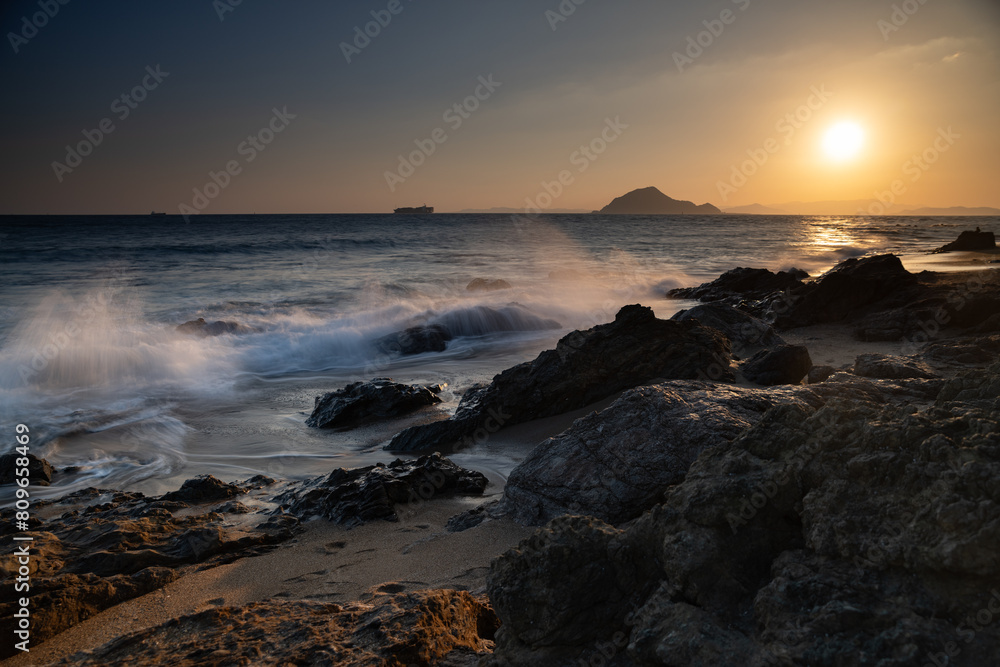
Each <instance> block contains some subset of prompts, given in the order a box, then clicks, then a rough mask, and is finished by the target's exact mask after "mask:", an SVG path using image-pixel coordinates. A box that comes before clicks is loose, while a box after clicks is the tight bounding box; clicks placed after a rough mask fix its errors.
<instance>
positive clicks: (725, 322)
mask: <svg viewBox="0 0 1000 667" xmlns="http://www.w3.org/2000/svg"><path fill="white" fill-rule="evenodd" d="M670 319H672V320H679V321H684V320H698V322H700V323H701V324H703V325H705V326H706V327H711V328H713V329H715V330H717V331H721V332H722V333H723V334H724V335H725V336H726V338H728V339H729V342H730V343H732V346H733V353H734V354H736V355H737V356H739V357H750V356H753V355H754V354H756V353H757V352H759V351H761V350H762V349H766V348H772V347H777V346H778V345H784V344H785V341H784V339H782V337H781V336H779V335H778V334H777V333H776V332H775V330H774V329H773V328H771V325H770V324H768V323H767V322H765V321H764V320H761V319H758V318H756V317H754V316H753V315H749V314H747V313H745V312H743V311H742V310H739V309H737V308H734V307H733V306H731V305H729V304H727V303H723V302H721V301H714V302H711V303H703V304H700V305H697V306H695V307H694V308H689V309H688V310H681V311H679V312H677V313H675V314H674V316H673V317H671V318H670Z"/></svg>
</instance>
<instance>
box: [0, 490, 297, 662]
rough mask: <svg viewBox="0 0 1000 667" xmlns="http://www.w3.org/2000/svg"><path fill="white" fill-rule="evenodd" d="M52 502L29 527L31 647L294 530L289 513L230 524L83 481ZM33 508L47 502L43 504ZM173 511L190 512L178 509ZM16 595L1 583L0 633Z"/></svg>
mask: <svg viewBox="0 0 1000 667" xmlns="http://www.w3.org/2000/svg"><path fill="white" fill-rule="evenodd" d="M230 486H231V485H225V484H222V483H221V482H219V481H218V480H216V479H215V478H214V477H207V478H198V479H196V480H189V482H187V483H185V488H184V489H183V490H182V491H181V492H175V494H177V495H180V496H181V497H185V498H191V499H208V498H214V499H217V498H219V497H225V496H226V494H227V493H228V490H230ZM175 494H167V496H173V495H175ZM51 504H52V505H65V506H68V509H67V511H65V512H63V513H62V514H61V515H60V516H58V517H54V518H48V519H45V520H44V521H38V523H37V524H34V525H32V526H31V530H32V537H33V538H34V539H33V541H32V542H31V543H30V544H31V556H32V564H31V567H32V573H31V595H30V597H31V604H32V610H33V611H32V632H31V639H32V644H33V645H35V644H37V643H40V642H42V641H45V640H46V639H48V638H50V637H53V636H55V635H57V634H59V633H60V632H62V631H64V630H66V629H67V628H70V627H72V626H74V625H76V624H77V623H80V622H82V621H84V620H86V619H88V618H90V617H91V616H94V615H95V614H97V613H99V612H101V611H103V610H104V609H107V608H109V607H112V606H114V605H117V604H119V603H121V602H124V601H125V600H129V599H131V598H134V597H137V596H140V595H144V594H146V593H149V592H150V591H153V590H156V589H158V588H160V587H162V586H165V585H166V584H168V583H170V582H171V581H173V580H174V579H176V578H177V577H178V576H180V574H181V572H180V570H181V568H183V567H184V566H187V565H193V564H196V563H216V564H217V563H222V562H227V561H230V560H233V559H235V558H238V557H241V556H249V555H255V554H259V553H263V552H264V551H266V550H268V549H270V548H273V545H275V544H277V543H278V542H282V541H285V540H287V539H289V538H291V537H292V529H293V528H294V527H295V525H296V524H297V522H298V520H297V519H295V518H294V517H291V516H285V517H272V518H269V519H268V520H267V521H265V522H263V523H259V524H257V525H251V524H247V523H245V522H244V521H242V520H241V521H240V522H239V525H238V526H233V525H228V524H226V523H225V521H224V517H223V516H222V515H221V514H218V513H216V512H200V513H199V512H198V511H195V510H192V509H190V508H189V506H188V504H187V503H183V502H180V501H176V500H169V499H164V498H147V497H146V496H143V495H142V494H141V493H118V492H111V491H100V490H97V489H84V490H82V491H79V492H76V493H73V494H70V495H68V496H65V497H63V498H61V499H59V500H56V501H51ZM35 506H36V508H40V507H44V505H43V504H42V503H41V502H39V503H36V504H35ZM69 508H72V509H69ZM178 509H185V510H187V511H186V512H185V513H184V514H183V515H182V516H174V515H173V513H172V512H173V511H175V510H178ZM12 525H13V521H8V522H7V523H6V525H4V526H2V527H0V532H3V533H9V532H10V527H11V526H12ZM17 567H18V563H17V561H16V560H15V559H12V558H11V559H5V560H4V561H2V562H0V574H2V575H3V576H4V577H5V578H10V579H11V580H12V579H13V577H14V576H16V572H17ZM21 595H23V592H21V593H19V592H15V591H14V587H13V586H6V587H4V588H3V590H0V632H4V633H5V634H7V635H8V636H11V635H12V633H13V618H14V617H13V614H14V610H15V609H17V608H18V607H19V605H18V597H20V596H21ZM14 652H15V649H14V647H13V643H12V642H7V643H4V644H3V645H2V646H0V656H2V657H9V656H10V655H13V654H14Z"/></svg>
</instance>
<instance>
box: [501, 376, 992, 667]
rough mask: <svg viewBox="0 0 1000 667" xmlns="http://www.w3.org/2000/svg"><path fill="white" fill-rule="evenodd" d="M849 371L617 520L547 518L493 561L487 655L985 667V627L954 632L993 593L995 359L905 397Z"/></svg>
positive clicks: (707, 455) (778, 410)
mask: <svg viewBox="0 0 1000 667" xmlns="http://www.w3.org/2000/svg"><path fill="white" fill-rule="evenodd" d="M848 377H850V376H847V375H846V374H837V375H835V376H833V377H832V378H830V379H829V380H827V381H826V382H824V383H822V384H819V385H816V386H815V388H812V387H810V388H809V389H803V390H800V391H816V392H820V391H822V393H819V394H817V396H818V397H819V398H821V399H822V400H821V402H820V403H818V404H810V405H807V406H803V405H801V404H779V405H777V406H775V407H773V408H771V409H770V410H769V411H768V412H767V413H766V414H765V415H764V417H763V418H762V419H761V420H760V421H759V422H757V423H756V424H755V425H754V426H752V427H751V428H750V429H748V430H747V431H746V432H744V433H743V434H742V435H740V436H739V437H738V438H737V439H736V440H735V441H734V442H733V443H732V444H731V445H730V446H728V447H711V448H708V449H706V450H705V451H703V452H702V453H701V455H700V456H699V457H698V458H697V460H696V461H695V462H694V463H693V464H692V466H691V467H690V469H689V470H688V473H687V475H686V477H685V478H684V480H683V481H681V482H680V483H678V484H676V485H675V486H673V487H670V488H669V489H668V490H667V491H666V494H665V496H664V502H663V504H661V505H658V506H656V507H654V508H652V509H651V510H649V511H648V512H646V513H644V514H643V515H642V516H640V517H639V518H637V519H635V520H633V521H631V522H629V523H628V524H626V525H624V526H623V527H622V528H621V529H617V530H616V529H614V528H611V527H610V526H607V525H604V524H600V522H598V521H597V520H596V519H591V518H584V517H561V518H557V519H555V520H554V521H553V522H552V523H550V524H549V525H548V526H546V527H545V528H544V529H541V530H540V531H538V532H537V533H536V534H535V535H533V536H532V537H530V538H529V539H527V540H525V541H523V542H522V543H521V544H520V545H518V547H516V548H515V549H512V550H510V551H508V552H507V553H505V554H504V555H503V556H501V557H500V558H499V559H497V560H496V561H494V564H493V565H492V567H491V573H490V576H489V579H488V584H487V588H488V592H489V594H490V596H491V599H492V600H493V602H494V605H495V607H496V610H497V613H498V615H499V616H500V618H501V620H502V621H503V623H504V625H503V626H502V629H501V630H500V631H499V632H498V633H497V649H496V652H495V654H494V656H493V657H492V658H491V659H490V661H489V664H491V665H524V664H577V661H579V660H581V659H582V660H583V661H584V663H587V661H588V660H589V658H590V657H592V656H593V655H595V654H594V651H595V646H598V645H600V646H606V642H608V641H612V639H613V638H614V637H615V635H616V634H618V633H622V634H624V635H625V638H626V641H624V642H619V643H617V644H615V645H616V646H619V647H620V648H619V649H618V650H617V651H616V652H613V653H612V654H611V657H610V658H608V657H606V658H605V659H606V663H605V664H608V665H615V666H619V665H620V666H624V665H646V664H650V665H652V664H657V665H661V664H678V665H680V664H684V665H687V664H705V665H708V664H712V665H727V666H728V665H734V666H735V665H764V664H789V665H793V664H794V665H838V664H842V665H855V664H872V665H874V664H884V665H888V664H899V665H906V664H915V665H922V664H925V663H926V664H935V660H937V661H938V662H940V664H944V662H946V660H945V658H946V657H947V656H946V655H945V654H944V653H942V652H943V651H945V650H946V647H949V646H951V647H952V648H951V649H948V650H950V651H951V653H952V657H951V659H950V660H947V663H948V664H950V665H959V666H968V667H972V666H975V665H981V664H994V663H996V662H997V659H998V657H1000V624H997V623H995V622H994V623H991V624H981V623H978V622H977V626H978V628H979V629H978V630H977V631H975V632H974V636H973V637H972V639H974V641H968V642H966V641H964V639H965V638H967V636H969V634H970V633H969V632H965V635H962V634H960V633H962V632H963V630H965V631H967V630H968V629H969V628H970V626H969V625H968V619H970V618H973V617H974V616H975V615H976V614H977V613H978V612H979V611H981V610H984V609H989V605H990V604H994V605H995V604H996V601H995V600H997V599H1000V592H998V591H997V582H998V581H1000V561H998V560H997V559H996V557H995V549H996V544H997V543H998V540H1000V511H998V510H1000V486H998V485H997V483H996V481H995V480H997V479H1000V380H998V378H1000V366H993V367H991V368H989V369H985V370H977V371H971V372H965V373H962V374H960V375H959V376H958V377H957V378H955V379H954V380H951V381H948V382H947V383H946V385H945V386H944V388H943V389H942V390H941V391H940V395H939V396H938V398H937V400H936V401H935V402H934V403H933V405H931V406H929V407H926V408H924V409H921V410H915V409H914V407H913V405H912V404H906V402H903V403H900V404H897V403H896V402H894V400H893V398H892V396H891V394H890V393H880V392H879V391H877V389H876V388H877V387H883V386H884V387H887V388H888V387H890V386H892V382H893V381H889V380H878V381H870V380H865V379H863V378H856V379H855V380H854V381H852V382H850V383H841V379H844V378H848ZM866 387H868V388H867V389H866ZM869 392H871V393H869ZM994 608H995V606H994ZM992 617H993V618H995V614H993V616H992ZM984 618H985V613H984ZM956 648H957V649H958V651H957V652H956V651H955V649H956ZM932 656H934V658H932ZM938 656H945V657H938ZM862 657H863V660H862Z"/></svg>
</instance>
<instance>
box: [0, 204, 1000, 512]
mask: <svg viewBox="0 0 1000 667" xmlns="http://www.w3.org/2000/svg"><path fill="white" fill-rule="evenodd" d="M997 223H998V220H997V219H989V218H973V219H961V218H914V217H901V218H892V217H886V218H874V217H846V218H845V217H801V216H777V217H764V216H719V217H684V216H678V217H659V216H613V217H605V216H597V215H586V216H573V215H550V216H540V217H537V218H535V219H532V220H522V221H517V220H514V219H512V218H511V216H506V215H457V214H456V215H448V214H444V215H433V216H419V217H408V216H392V215H313V216H303V215H275V216H199V217H195V218H192V219H191V221H190V223H185V222H184V221H183V219H182V218H180V217H177V216H166V217H148V216H73V217H61V216H52V217H49V216H46V217H9V216H8V217H2V218H0V433H8V434H11V435H12V434H13V428H14V425H16V424H18V423H24V424H27V425H28V426H29V427H30V428H31V430H32V437H33V440H32V452H33V453H35V454H36V455H38V456H42V457H44V458H47V459H48V460H49V461H51V462H52V463H53V465H55V466H56V467H57V468H58V469H65V470H64V472H62V473H61V474H59V475H58V478H57V482H56V484H54V485H53V487H51V488H50V489H48V490H45V491H44V492H42V494H43V495H58V494H62V493H65V492H68V491H71V490H75V489H78V488H82V487H85V486H98V487H102V488H117V489H135V490H141V491H144V492H147V493H156V492H162V491H164V490H166V489H169V488H175V487H176V486H177V485H179V483H180V481H182V480H183V479H186V478H189V477H191V476H193V475H195V474H201V473H211V474H215V475H217V476H219V477H221V478H223V479H227V480H231V479H238V478H245V477H248V476H250V475H253V474H256V473H264V474H269V475H271V476H283V477H305V476H310V475H318V474H322V473H325V472H328V471H329V470H331V469H332V468H335V467H339V466H354V465H363V464H370V463H373V462H375V461H379V460H382V461H387V460H389V459H391V458H392V456H391V455H389V454H388V453H386V452H383V451H382V450H381V447H382V445H383V444H384V443H385V442H386V441H387V440H388V439H389V438H391V436H392V435H393V434H394V432H395V431H396V430H397V429H398V428H399V427H400V424H396V425H376V426H373V427H370V428H364V429H359V430H356V431H349V432H331V431H321V430H316V429H309V428H307V427H306V426H305V424H304V420H305V418H306V417H307V416H308V414H309V412H310V411H311V409H312V404H313V398H314V397H315V396H317V395H319V394H321V393H323V392H325V391H331V390H334V389H337V388H340V387H342V386H344V385H345V384H347V383H349V382H352V381H356V380H362V379H369V378H371V377H378V376H383V377H385V376H388V377H392V378H394V379H395V380H397V381H400V382H407V383H409V382H425V383H430V382H435V383H447V385H448V390H447V391H446V392H445V393H444V394H443V395H442V397H443V398H444V399H445V403H444V404H443V405H442V406H441V408H440V409H441V410H444V411H447V410H454V408H455V407H456V405H457V403H458V399H459V398H460V396H461V393H462V392H463V391H464V390H465V389H466V388H467V387H468V386H469V385H470V384H472V383H474V382H477V381H488V380H489V378H491V377H492V376H493V375H494V374H496V373H498V372H500V371H502V370H503V369H505V368H507V367H509V366H512V365H514V364H516V363H520V362H522V361H526V360H529V359H532V358H534V356H535V355H537V353H538V352H540V351H541V350H543V349H545V348H547V347H551V346H552V345H553V344H554V343H555V341H556V340H558V338H559V337H560V336H562V335H563V334H565V333H566V332H567V331H570V330H572V329H578V328H585V327H590V326H593V325H595V324H598V323H601V322H606V321H610V320H612V319H613V318H614V315H615V312H617V310H618V308H620V307H621V306H622V305H625V304H629V303H642V304H645V305H649V306H652V307H653V308H654V310H655V311H656V313H657V314H658V315H659V316H661V317H668V316H670V315H671V314H672V313H673V312H674V311H676V310H677V309H678V308H680V307H683V306H684V305H685V304H684V303H679V302H675V301H669V300H667V299H665V298H664V294H665V292H666V291H667V290H668V289H671V288H673V287H678V286H687V285H693V284H698V283H700V282H703V281H706V280H710V279H712V278H714V277H716V276H717V275H718V274H720V273H722V272H723V271H726V270H728V269H730V268H733V267H735V266H753V267H766V268H770V269H775V270H777V269H786V268H790V267H793V266H794V267H797V268H801V269H804V270H806V271H809V272H810V273H812V274H814V275H815V274H817V273H820V272H822V271H824V270H827V269H829V268H830V267H832V266H833V265H835V264H836V263H837V262H839V261H841V260H843V259H845V258H848V257H856V256H861V255H864V254H869V253H875V252H895V253H897V254H901V255H903V256H904V262H905V263H906V264H907V266H908V267H909V268H923V267H924V266H925V264H926V263H927V260H928V258H927V256H926V254H925V253H926V252H927V251H929V250H931V249H933V248H935V247H937V246H940V245H943V244H944V243H946V242H948V241H951V240H954V238H955V237H957V235H958V232H959V231H961V230H962V229H973V228H975V227H976V226H982V227H983V228H984V229H990V228H995V227H998V226H1000V225H998V224H997ZM996 231H1000V230H996ZM956 267H958V268H961V266H959V265H958V264H953V265H951V266H949V267H948V268H956ZM475 278H487V279H503V280H506V281H507V282H509V283H510V284H511V288H510V289H505V290H500V291H495V292H488V293H484V292H470V291H468V290H467V289H466V286H467V285H468V283H469V282H470V281H471V280H473V279H475ZM198 317H204V318H205V319H206V320H208V321H213V320H220V319H221V320H233V321H237V322H240V323H241V324H243V325H245V326H247V327H249V328H250V329H251V331H250V332H247V333H241V334H234V335H223V336H219V337H214V338H194V337H191V336H187V335H184V334H181V333H178V332H177V331H176V326H177V325H178V324H180V323H182V322H185V321H187V320H192V319H195V318H198ZM541 320H555V321H556V322H557V323H558V328H554V327H553V328H539V327H538V326H535V325H536V324H537V322H539V321H541ZM434 322H440V323H445V324H446V325H447V326H448V327H449V329H451V330H452V331H454V332H455V333H456V334H458V335H457V336H456V339H455V340H453V341H451V343H449V345H448V349H447V350H446V351H444V352H440V353H428V354H422V355H417V356H411V357H391V356H386V355H385V354H383V353H381V352H379V351H378V349H377V348H376V347H375V346H374V344H373V343H374V341H375V340H377V339H378V338H379V337H381V336H384V335H386V334H390V333H392V332H395V331H399V330H401V329H404V328H406V327H408V326H413V325H416V324H423V323H434ZM424 417H425V418H426V415H425V416H424ZM406 423H410V422H404V425H405V424H406ZM4 442H6V443H11V444H9V445H5V446H4V447H3V449H5V450H6V449H10V448H11V447H12V446H13V444H12V443H13V438H12V437H6V438H5V440H4ZM504 442H505V441H504V440H503V438H502V437H501V438H498V440H497V441H495V442H493V443H492V444H490V445H487V446H484V447H483V448H482V449H480V450H477V449H476V448H473V449H471V450H466V451H464V452H461V453H460V454H458V455H456V457H455V458H456V460H459V461H460V462H461V463H463V464H468V465H473V466H474V467H477V468H479V469H483V470H485V471H487V472H488V473H489V474H491V475H492V476H494V477H495V478H503V477H504V476H505V474H506V473H507V472H508V471H509V470H510V468H511V467H512V466H513V465H514V464H515V463H516V462H517V460H518V459H519V458H520V457H521V456H523V454H524V447H523V446H522V447H520V448H519V447H515V446H513V445H511V446H510V447H505V446H504ZM528 444H530V443H528Z"/></svg>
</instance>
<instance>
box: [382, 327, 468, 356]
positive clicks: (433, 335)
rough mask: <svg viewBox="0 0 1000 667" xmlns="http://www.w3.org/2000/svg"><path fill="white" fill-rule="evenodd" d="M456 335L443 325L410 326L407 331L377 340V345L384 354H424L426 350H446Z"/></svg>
mask: <svg viewBox="0 0 1000 667" xmlns="http://www.w3.org/2000/svg"><path fill="white" fill-rule="evenodd" d="M452 338H454V336H452V334H451V332H450V331H448V329H447V328H445V327H444V326H443V325H440V324H430V325H427V326H419V327H410V328H409V329H406V330H405V331H399V332H397V333H393V334H389V335H388V336H383V337H382V338H379V339H378V340H377V341H375V347H376V348H377V349H378V350H379V351H381V352H382V353H384V354H401V355H404V356H407V355H412V354H423V353H425V352H444V351H445V349H446V348H447V347H448V341H450V340H451V339H452Z"/></svg>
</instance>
